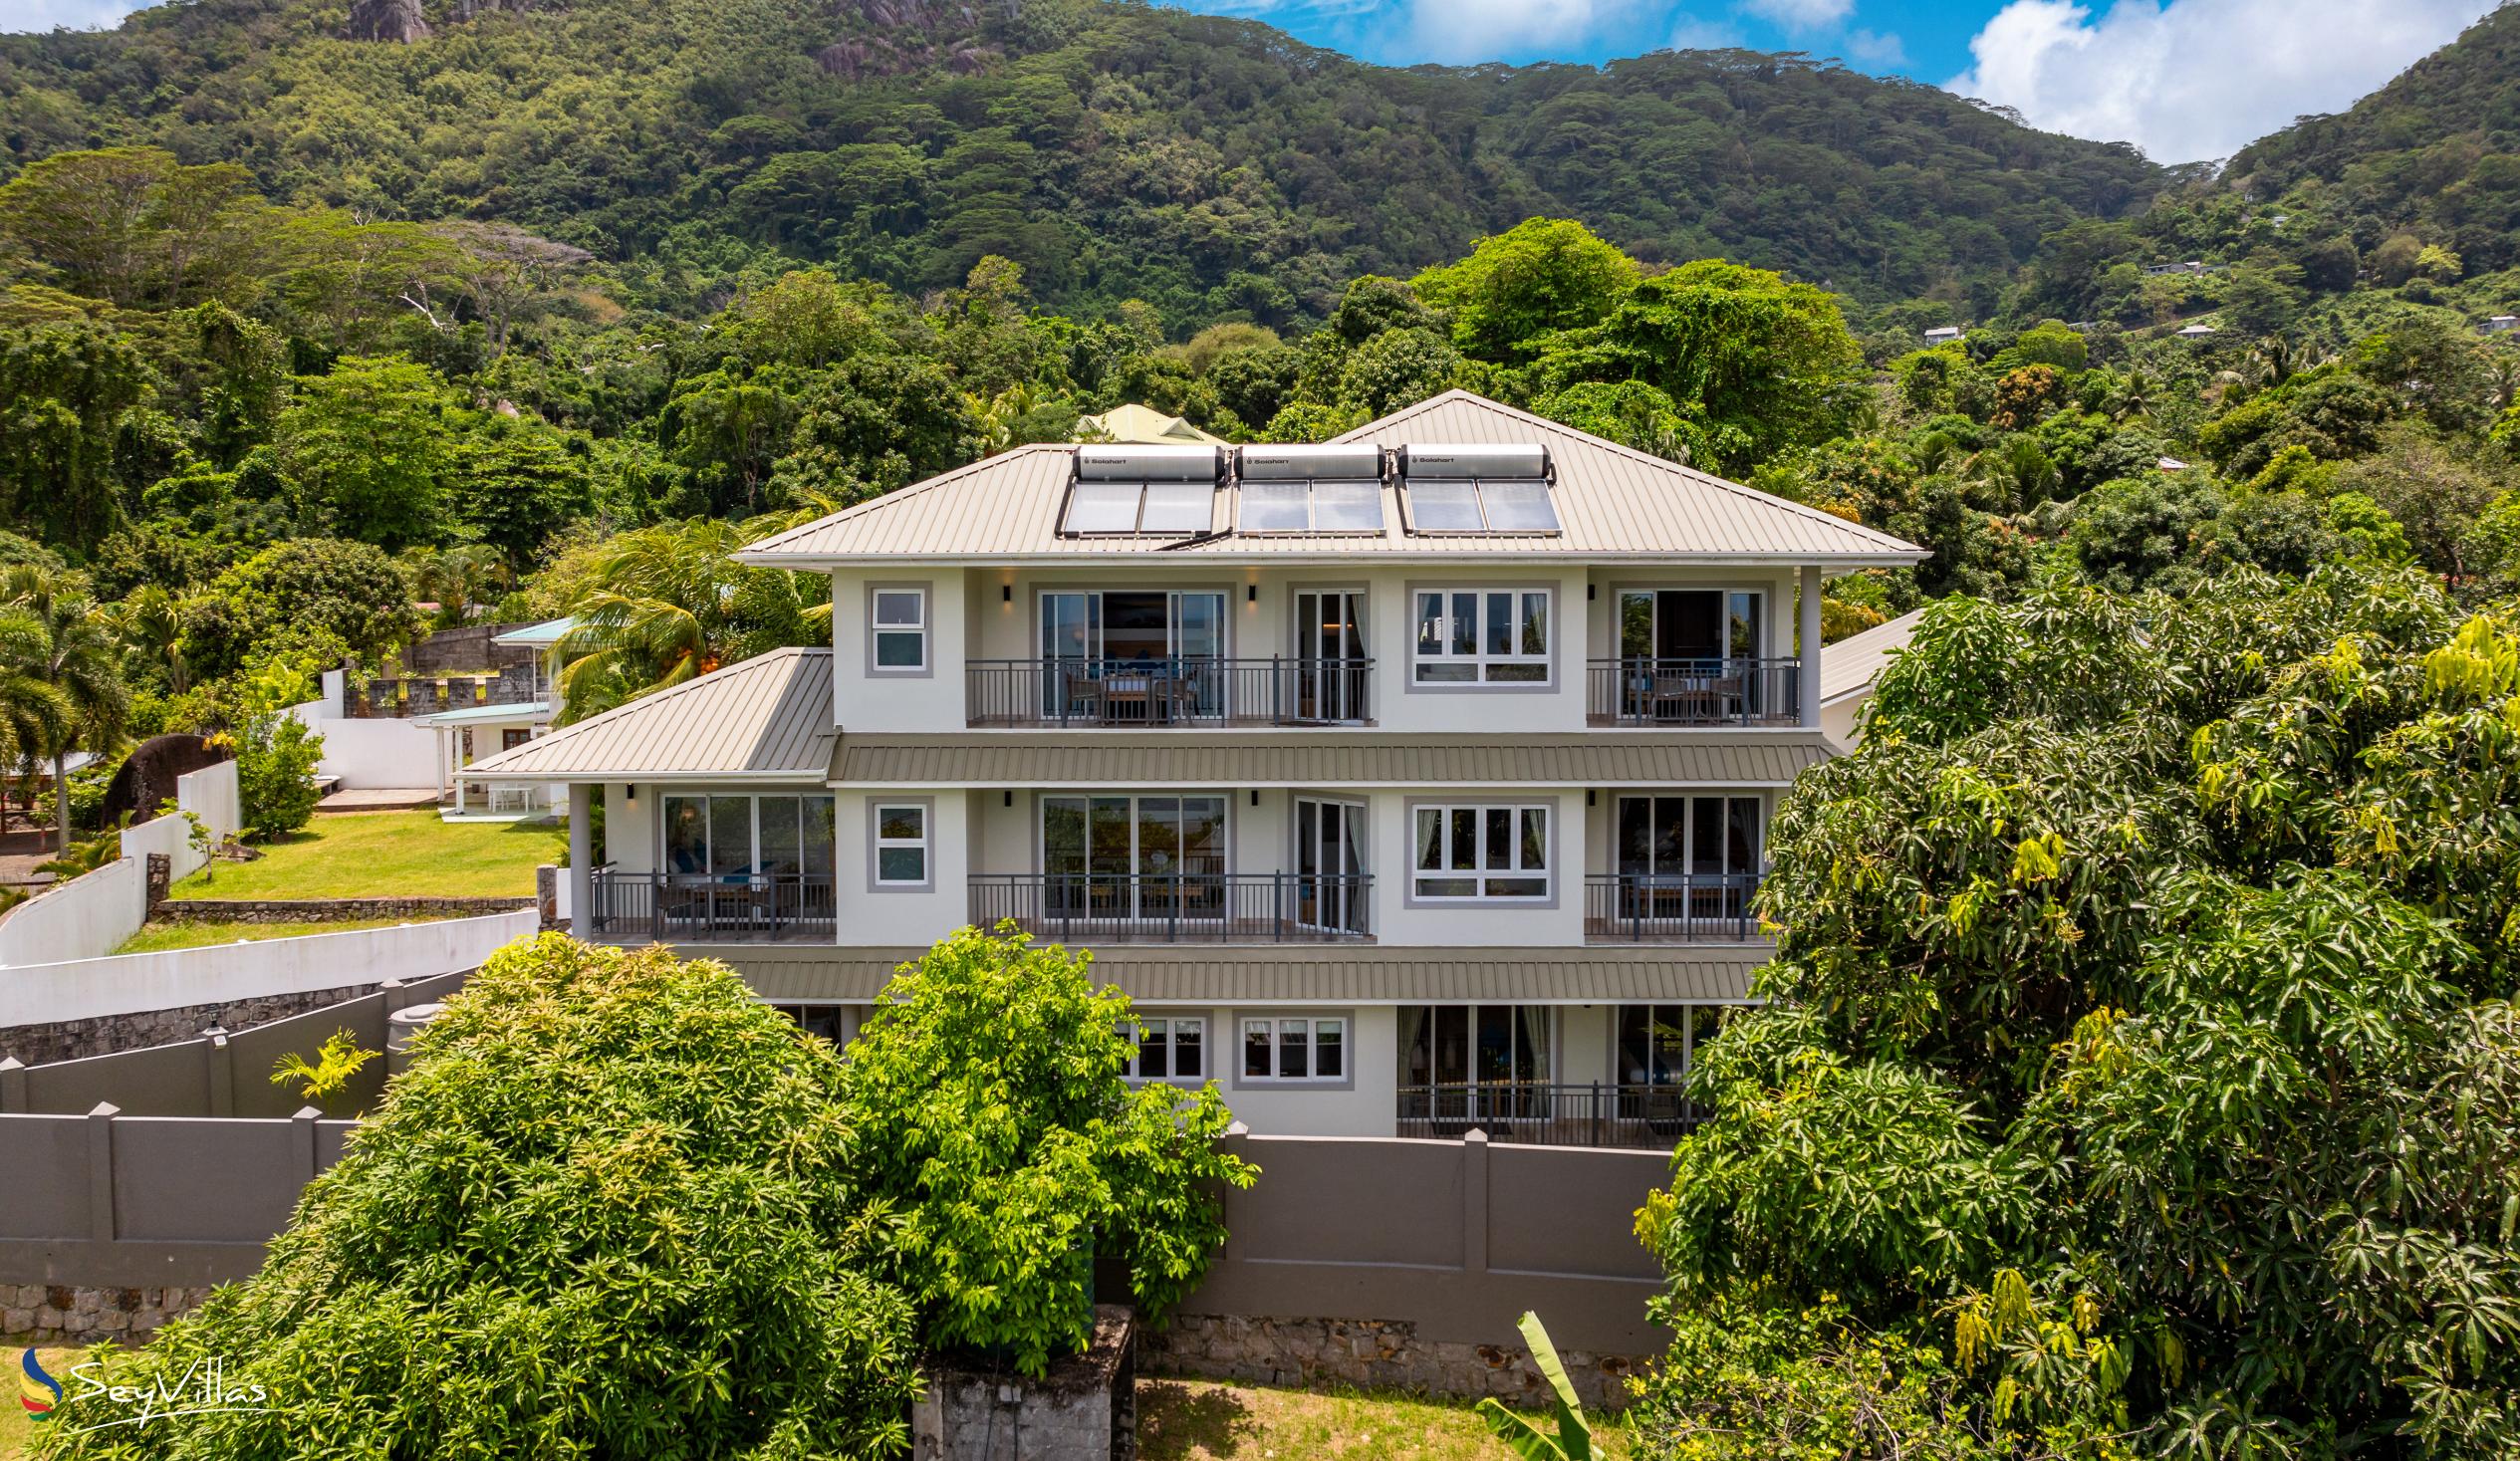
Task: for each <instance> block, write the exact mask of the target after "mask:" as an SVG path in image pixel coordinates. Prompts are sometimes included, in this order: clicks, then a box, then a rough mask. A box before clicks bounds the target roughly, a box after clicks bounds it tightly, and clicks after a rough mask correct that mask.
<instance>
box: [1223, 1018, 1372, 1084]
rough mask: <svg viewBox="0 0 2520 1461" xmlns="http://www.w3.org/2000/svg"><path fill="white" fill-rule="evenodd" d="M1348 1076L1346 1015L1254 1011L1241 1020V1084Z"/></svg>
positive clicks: (1342, 1077) (1329, 1079)
mask: <svg viewBox="0 0 2520 1461" xmlns="http://www.w3.org/2000/svg"><path fill="white" fill-rule="evenodd" d="M1347 1079H1348V1022H1347V1020H1346V1019H1345V1018H1324V1017H1322V1016H1319V1015H1272V1016H1267V1017H1262V1016H1258V1015H1254V1016H1251V1017H1249V1018H1247V1019H1245V1020H1244V1021H1243V1022H1242V1081H1243V1084H1245V1085H1249V1084H1251V1083H1253V1082H1258V1081H1345V1080H1347Z"/></svg>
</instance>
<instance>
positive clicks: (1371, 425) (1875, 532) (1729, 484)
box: [1331, 385, 1916, 548]
mask: <svg viewBox="0 0 2520 1461" xmlns="http://www.w3.org/2000/svg"><path fill="white" fill-rule="evenodd" d="M1456 396H1458V397H1459V398H1461V399H1462V400H1465V401H1468V402H1469V403H1471V404H1473V405H1477V406H1483V407H1485V408H1486V409H1488V410H1491V411H1495V412H1497V413H1498V414H1499V415H1503V416H1506V417H1508V418H1510V419H1513V420H1517V421H1523V422H1528V423H1530V424H1531V425H1534V426H1538V427H1541V428H1543V429H1546V430H1550V431H1564V432H1567V433H1568V434H1570V435H1575V436H1581V437H1583V438H1584V439H1585V440H1587V441H1589V442H1592V443H1594V444H1595V445H1597V446H1600V447H1603V448H1604V449H1606V450H1609V451H1614V452H1617V453H1619V454H1620V455H1621V456H1625V457H1628V458H1630V459H1632V460H1634V461H1637V462H1638V463H1641V464H1643V465H1645V466H1649V467H1654V468H1658V469H1660V470H1662V471H1666V472H1671V473H1675V474H1677V475H1679V476H1682V477H1686V478H1688V479H1690V480H1692V481H1695V482H1700V483H1703V484H1705V485H1706V486H1709V487H1716V488H1720V489H1722V490H1723V491H1726V492H1730V493H1732V494H1734V495H1735V496H1739V497H1746V498H1749V499H1751V500H1752V501H1754V502H1757V503H1759V504H1761V505H1763V506H1772V507H1781V508H1785V509H1787V510H1789V511H1791V512H1793V513H1794V514H1795V515H1797V516H1799V517H1804V518H1809V519H1812V520H1815V521H1818V522H1824V523H1828V524H1830V525H1831V526H1833V527H1839V528H1852V529H1854V530H1855V531H1856V532H1858V533H1861V534H1863V535H1865V536H1866V537H1868V538H1870V539H1873V540H1874V541H1875V542H1877V543H1879V544H1881V545H1882V546H1884V547H1887V548H1913V547H1915V546H1916V545H1914V544H1912V543H1902V542H1900V541H1899V540H1898V539H1896V538H1893V537H1891V536H1890V534H1888V533H1885V532H1883V531H1881V530H1880V529H1878V528H1872V527H1867V526H1866V525H1864V524H1862V523H1858V522H1853V521H1850V520H1848V519H1846V518H1842V517H1840V516H1838V515H1837V514H1836V513H1833V512H1824V511H1822V510H1821V509H1819V508H1816V507H1813V506H1811V505H1810V504H1809V503H1802V502H1796V501H1795V500H1794V499H1792V498H1790V497H1779V496H1777V495H1776V494H1775V493H1773V492H1761V491H1760V490H1759V489H1758V488H1756V487H1752V486H1749V485H1747V484H1745V483H1741V482H1735V481H1733V480H1732V479H1731V478H1729V477H1718V476H1716V475H1715V474H1714V473H1712V472H1706V471H1700V470H1699V469H1697V468H1696V467H1692V466H1690V465H1688V464H1687V463H1686V462H1675V461H1672V460H1670V459H1669V458H1667V457H1659V456H1655V455H1654V454H1653V453H1652V452H1649V451H1638V449H1637V448H1635V447H1633V446H1626V445H1622V444H1621V443H1619V442H1616V441H1613V440H1611V439H1610V438H1609V437H1607V436H1596V435H1594V434H1593V433H1592V432H1590V431H1587V430H1585V429H1583V428H1582V427H1580V426H1570V425H1568V424H1567V423H1566V422H1564V421H1553V420H1550V419H1549V418H1548V417H1547V416H1544V415H1540V414H1538V413H1537V412H1534V411H1527V410H1524V409H1522V408H1521V407H1520V406H1510V405H1507V404H1506V403H1505V402H1503V401H1501V400H1497V399H1494V398H1493V397H1490V396H1485V395H1481V394H1479V393H1478V392H1477V391H1475V390H1468V389H1464V388H1463V387H1461V386H1458V385H1455V386H1453V387H1452V388H1450V389H1448V390H1444V391H1441V392H1439V393H1437V394H1434V395H1430V396H1428V397H1426V398H1425V399H1424V400H1421V401H1417V402H1415V403H1413V404H1410V405H1404V406H1402V407H1400V408H1399V409H1398V410H1395V411H1392V412H1391V413H1389V414H1388V415H1384V416H1378V417H1376V418H1375V419H1373V420H1371V421H1368V422H1366V423H1365V424H1364V425H1362V426H1358V427H1356V428H1355V429H1353V430H1349V431H1343V432H1341V433H1340V434H1339V435H1337V436H1334V437H1332V438H1331V440H1332V441H1334V442H1344V441H1348V440H1350V439H1352V438H1355V437H1358V436H1362V435H1364V434H1366V433H1367V432H1369V431H1372V430H1374V429H1375V428H1377V427H1379V426H1386V425H1389V424H1390V423H1392V422H1395V421H1399V420H1402V419H1404V418H1406V417H1409V416H1412V415H1416V414H1419V413H1421V412H1424V411H1426V410H1429V409H1432V408H1433V407H1435V406H1437V405H1440V404H1443V403H1444V402H1446V401H1449V400H1451V399H1453V398H1454V397H1456Z"/></svg>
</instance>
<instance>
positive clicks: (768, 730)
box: [456, 649, 839, 782]
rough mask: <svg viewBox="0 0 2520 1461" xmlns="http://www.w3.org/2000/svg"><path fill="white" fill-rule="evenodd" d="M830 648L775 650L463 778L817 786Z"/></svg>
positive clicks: (825, 737)
mask: <svg viewBox="0 0 2520 1461" xmlns="http://www.w3.org/2000/svg"><path fill="white" fill-rule="evenodd" d="M836 718H837V717H835V716H834V714H833V712H832V652H831V651H830V650H829V649H774V650H772V651H770V652H769V653H767V654H763V655H759V656H757V657H755V658H752V659H746V660H741V661H739V662H737V663H734V664H730V665H728V666H726V667H725V668H723V669H719V670H714V671H712V672H710V673H708V674H704V675H702V676H700V677H699V678H698V679H695V680H689V681H686V682H684V683H682V684H679V685H676V686H674V687H673V688H672V689H670V690H664V691H660V692H658V693H656V694H653V695H649V696H647V697H646V698H644V699H640V700H633V701H631V702H630V704H628V705H624V706H622V707H620V708H619V709H616V710H608V711H606V712H604V713H603V714H602V715H599V716H596V717H594V718H593V719H591V720H582V721H580V722H578V723H577V724H576V725H573V726H568V727H565V728H563V729H561V730H556V731H554V732H552V733H551V734H550V735H547V736H544V737H542V738H541V739H539V740H533V741H528V742H526V743H525V744H524V745H522V746H518V747H516V748H515V749H513V750H508V751H502V752H500V753H499V754H498V755H496V756H490V757H485V758H483V759H482V760H479V761H475V762H474V763H472V764H471V765H470V766H467V767H465V768H464V769H463V770H462V771H460V772H458V773H456V775H458V776H460V777H462V778H464V779H465V780H466V781H507V782H513V781H536V780H541V781H604V780H628V779H630V778H633V777H634V778H637V779H639V780H642V781H649V780H684V781H695V780H707V781H725V780H730V779H733V780H771V779H784V780H804V781H815V780H819V779H820V778H821V777H822V775H823V773H824V772H825V771H826V770H827V769H828V768H829V766H830V765H831V759H832V743H833V742H834V741H835V740H836V739H838V736H839V732H838V729H837V727H836V726H835V725H834V723H833V722H834V721H835V719H836Z"/></svg>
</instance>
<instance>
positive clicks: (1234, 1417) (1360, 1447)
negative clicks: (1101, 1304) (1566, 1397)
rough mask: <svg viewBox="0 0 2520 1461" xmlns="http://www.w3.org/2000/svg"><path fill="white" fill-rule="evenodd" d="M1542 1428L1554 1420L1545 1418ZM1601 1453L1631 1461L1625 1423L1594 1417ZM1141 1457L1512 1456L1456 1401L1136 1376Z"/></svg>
mask: <svg viewBox="0 0 2520 1461" xmlns="http://www.w3.org/2000/svg"><path fill="white" fill-rule="evenodd" d="M1542 1426H1543V1429H1546V1428H1547V1427H1548V1422H1545V1421H1544V1422H1542ZM1593 1439H1594V1442H1595V1454H1597V1455H1601V1456H1606V1457H1611V1458H1614V1461H1625V1458H1626V1456H1627V1455H1628V1436H1627V1433H1626V1431H1625V1430H1623V1429H1622V1428H1621V1427H1620V1426H1619V1424H1618V1422H1616V1421H1615V1420H1610V1419H1606V1418H1604V1417H1601V1416H1594V1417H1593ZM1137 1454H1138V1456H1139V1457H1140V1458H1141V1461H1263V1458H1277V1461H1311V1458H1313V1457H1319V1456H1332V1457H1339V1456H1353V1457H1358V1458H1364V1457H1373V1458H1376V1461H1510V1458H1511V1454H1512V1453H1510V1452H1508V1451H1507V1450H1506V1449H1505V1447H1504V1445H1503V1444H1502V1443H1501V1442H1499V1441H1498V1440H1496V1439H1495V1438H1494V1437H1493V1436H1491V1435H1489V1434H1488V1431H1487V1425H1486V1422H1484V1421H1482V1420H1480V1419H1479V1417H1478V1415H1477V1414H1476V1413H1475V1412H1474V1411H1472V1410H1471V1408H1470V1407H1469V1406H1468V1405H1466V1404H1462V1403H1459V1402H1457V1401H1448V1400H1428V1399H1423V1398H1418V1397H1411V1396H1405V1395H1387V1394H1376V1393H1370V1392H1360V1391H1356V1390H1332V1391H1328V1392H1324V1393H1319V1394H1316V1393H1314V1392H1312V1391H1309V1390H1279V1389H1264V1388H1259V1387H1256V1386H1250V1385H1226V1384H1217V1383H1214V1382H1213V1381H1209V1380H1193V1379H1143V1380H1139V1381H1138V1382H1137Z"/></svg>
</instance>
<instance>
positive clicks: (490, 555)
mask: <svg viewBox="0 0 2520 1461" xmlns="http://www.w3.org/2000/svg"><path fill="white" fill-rule="evenodd" d="M402 566H403V567H404V568H405V569H407V570H408V571H409V572H410V575H411V587H412V591H413V592H414V593H416V594H417V595H418V596H419V597H420V598H421V599H423V600H433V601H435V602H436V604H437V621H438V623H439V624H441V625H449V624H460V623H462V622H463V621H464V619H465V616H466V613H467V611H468V610H470V609H472V607H473V606H474V605H477V604H478V605H487V604H493V603H496V602H497V600H498V596H499V595H500V594H502V593H504V592H506V591H507V590H508V589H510V588H512V587H514V586H515V583H516V575H515V574H513V573H511V572H510V571H509V569H508V561H507V557H506V555H504V554H502V553H500V552H499V550H497V549H495V548H493V547H491V546H490V545H488V544H486V543H466V544H462V545H459V546H457V547H454V548H409V549H405V550H403V554H402Z"/></svg>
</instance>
